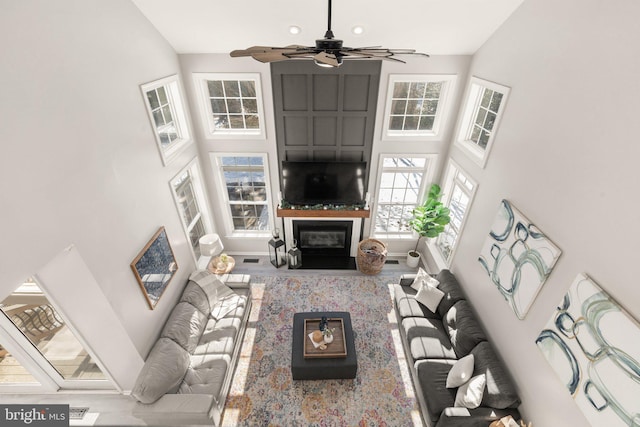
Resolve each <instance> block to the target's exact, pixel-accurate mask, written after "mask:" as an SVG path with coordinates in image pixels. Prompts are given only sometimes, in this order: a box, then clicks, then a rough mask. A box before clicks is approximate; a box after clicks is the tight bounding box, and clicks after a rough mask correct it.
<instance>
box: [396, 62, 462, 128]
mask: <svg viewBox="0 0 640 427" xmlns="http://www.w3.org/2000/svg"><path fill="white" fill-rule="evenodd" d="M454 81H455V76H435V75H431V76H427V75H419V76H413V75H392V76H390V78H389V92H388V96H387V99H388V102H387V110H386V111H387V113H386V115H385V121H386V124H385V135H386V136H387V137H394V136H436V135H438V132H439V129H440V125H441V122H442V121H443V116H444V114H445V111H446V106H447V103H448V95H449V93H450V92H451V87H450V86H452V84H453V82H454Z"/></svg>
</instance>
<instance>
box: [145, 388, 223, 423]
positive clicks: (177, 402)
mask: <svg viewBox="0 0 640 427" xmlns="http://www.w3.org/2000/svg"><path fill="white" fill-rule="evenodd" d="M215 402H216V399H215V397H214V396H212V395H210V394H165V395H164V396H162V397H161V398H160V399H158V400H157V401H156V402H154V403H151V404H144V403H136V404H135V407H134V408H133V411H132V415H133V416H134V417H135V418H137V419H140V420H143V421H145V422H146V423H147V424H148V425H154V426H176V425H193V424H204V425H207V424H208V425H212V424H213V421H212V419H211V417H212V414H211V410H212V406H215Z"/></svg>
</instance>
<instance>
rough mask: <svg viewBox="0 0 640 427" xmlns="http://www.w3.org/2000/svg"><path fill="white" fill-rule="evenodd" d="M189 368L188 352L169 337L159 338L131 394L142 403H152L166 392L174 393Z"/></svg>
mask: <svg viewBox="0 0 640 427" xmlns="http://www.w3.org/2000/svg"><path fill="white" fill-rule="evenodd" d="M188 368H189V353H188V352H187V351H186V350H185V349H184V348H182V347H181V346H179V345H178V344H177V343H176V342H175V341H173V340H171V339H169V338H160V339H159V340H158V341H156V343H155V345H154V346H153V348H152V349H151V352H150V353H149V357H147V360H146V362H145V364H144V366H143V367H142V370H141V371H140V374H139V375H138V378H137V380H136V383H135V385H134V387H133V390H132V391H131V395H132V396H133V397H135V398H136V399H138V401H140V402H142V403H153V402H155V401H156V400H158V399H160V398H161V397H162V396H163V395H164V394H166V393H175V392H176V391H177V390H178V387H179V386H180V383H181V382H182V379H183V378H184V376H185V374H186V372H187V369H188Z"/></svg>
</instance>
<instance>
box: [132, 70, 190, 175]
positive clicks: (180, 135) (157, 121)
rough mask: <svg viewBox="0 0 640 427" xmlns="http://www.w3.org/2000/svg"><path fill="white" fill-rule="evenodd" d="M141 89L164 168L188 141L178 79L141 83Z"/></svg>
mask: <svg viewBox="0 0 640 427" xmlns="http://www.w3.org/2000/svg"><path fill="white" fill-rule="evenodd" d="M141 90H142V93H143V95H144V98H145V104H146V107H147V112H148V113H149V118H150V120H151V124H152V126H153V130H154V136H155V139H156V142H157V144H158V149H159V150H160V156H161V158H162V162H163V164H165V165H166V164H168V163H169V162H170V161H171V160H173V158H175V157H176V155H177V154H178V153H179V152H180V151H181V150H182V149H183V148H184V147H186V145H188V143H189V142H191V139H190V138H191V137H190V135H189V127H188V125H187V117H186V113H185V110H184V104H183V101H182V96H181V93H180V85H179V80H178V76H177V75H176V76H171V77H167V78H164V79H160V80H156V81H154V82H151V83H147V84H144V85H142V86H141Z"/></svg>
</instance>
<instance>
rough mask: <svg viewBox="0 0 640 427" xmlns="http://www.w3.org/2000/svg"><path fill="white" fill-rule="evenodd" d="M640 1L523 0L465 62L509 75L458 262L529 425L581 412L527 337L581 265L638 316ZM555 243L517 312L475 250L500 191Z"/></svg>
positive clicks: (562, 420)
mask: <svg viewBox="0 0 640 427" xmlns="http://www.w3.org/2000/svg"><path fill="white" fill-rule="evenodd" d="M638 16H640V3H638V2H637V1H635V0H616V1H613V2H603V1H600V0H564V1H561V2H557V1H552V0H527V1H525V2H524V3H523V5H522V6H521V7H520V8H519V9H518V10H517V11H516V12H515V13H514V14H513V15H512V16H511V18H510V19H509V20H508V21H507V22H506V23H505V24H504V25H503V26H502V27H501V28H500V29H499V30H498V31H497V32H496V34H495V35H494V36H493V37H492V38H491V39H490V40H489V41H488V42H487V43H486V44H485V45H484V46H483V47H482V48H481V49H480V51H479V52H478V53H477V54H476V55H475V56H474V61H473V63H472V66H471V72H470V73H471V75H475V76H478V77H480V78H483V79H487V80H490V81H494V82H497V83H500V84H503V85H506V86H509V87H511V93H510V96H509V100H508V103H507V105H506V109H505V111H504V116H503V119H502V124H501V126H500V129H499V130H498V133H497V134H496V139H495V141H494V145H493V148H492V152H491V155H490V157H489V160H488V162H487V165H486V167H485V169H480V168H479V167H478V166H475V164H474V163H473V162H471V161H470V160H469V158H468V157H467V156H466V155H465V154H464V153H462V152H460V151H459V150H458V149H457V148H453V149H452V157H453V158H454V159H455V160H456V161H457V162H458V163H459V164H460V165H461V166H462V167H463V168H464V169H465V170H466V171H467V172H468V173H470V174H471V175H472V176H473V177H474V178H475V179H476V180H477V181H478V183H479V187H478V192H477V194H476V199H475V203H474V204H473V206H472V209H471V212H470V216H469V219H468V222H467V225H466V228H465V230H464V232H463V235H462V238H461V240H460V247H459V249H458V252H457V254H456V256H455V260H454V263H453V265H452V270H453V271H454V273H455V274H456V275H457V276H458V277H459V278H460V279H461V281H462V283H463V285H464V286H465V289H466V292H467V293H468V295H469V296H470V298H471V300H472V301H473V304H474V307H475V308H476V309H477V312H478V313H479V315H480V317H481V319H482V322H483V323H484V324H485V326H486V327H487V328H488V330H489V332H490V335H491V337H492V339H493V341H494V342H495V344H496V345H497V348H498V349H499V350H500V352H501V353H502V356H503V357H504V359H505V360H506V362H507V363H508V365H509V367H510V370H511V372H512V373H513V375H514V377H515V380H516V381H517V383H518V386H519V389H520V396H521V398H522V400H523V405H522V407H521V409H522V412H523V414H524V416H525V418H526V420H528V421H532V422H533V425H534V426H536V427H543V426H559V425H567V426H579V425H580V426H582V425H587V421H586V420H585V418H584V416H583V415H582V412H581V411H580V410H579V409H578V407H577V406H576V405H575V404H574V402H573V401H572V399H571V397H570V396H569V393H568V392H567V390H566V388H565V386H564V385H563V384H562V383H561V382H560V380H559V379H557V378H556V375H555V373H554V372H553V370H552V368H551V367H550V365H549V364H548V363H547V361H546V359H545V358H544V357H543V356H542V354H541V353H540V351H539V350H538V349H537V347H536V345H535V344H534V340H535V338H536V337H537V335H538V333H539V332H540V331H541V329H542V328H543V327H544V325H545V324H546V322H547V321H548V320H549V318H550V316H551V314H552V311H553V310H554V307H555V306H556V305H557V304H558V303H559V302H560V300H561V298H562V296H563V295H564V293H565V292H566V291H567V289H568V288H569V286H570V284H571V283H572V281H573V280H574V278H575V277H576V275H577V274H578V273H582V272H584V273H586V274H588V275H590V276H591V277H592V278H593V279H594V280H595V281H596V282H597V283H599V284H600V286H601V287H602V288H603V289H605V290H606V291H607V292H608V293H609V294H610V295H611V296H612V297H613V298H615V299H616V300H617V301H618V302H619V303H621V304H622V305H623V306H625V307H626V309H627V310H628V311H629V312H630V313H632V314H633V315H634V316H635V317H636V319H640V307H639V306H638V304H637V301H639V300H640V287H638V286H637V281H638V279H637V271H636V270H635V265H636V263H637V262H638V255H639V254H640V252H639V250H638V247H637V242H636V238H637V237H638V236H640V221H639V220H640V214H639V213H638V212H639V208H640V204H639V203H638V199H637V197H636V194H637V193H638V191H637V188H636V186H637V184H638V182H640V180H639V173H638V170H639V169H638V159H639V158H640V145H639V144H638V143H637V141H636V140H637V136H636V133H637V132H636V125H635V124H636V123H637V115H638V113H639V112H640V83H639V82H640V80H639V79H638V76H639V75H640V55H639V54H638V52H639V51H638V40H640V26H638V24H637V17H638ZM503 198H506V199H508V200H510V201H512V202H513V203H514V205H515V206H516V207H517V208H518V209H519V210H521V211H522V212H523V213H524V214H525V215H526V216H527V217H528V218H529V219H530V220H531V221H533V222H534V223H535V224H536V225H537V226H538V227H539V228H540V229H541V230H542V231H543V232H545V233H546V234H547V235H548V236H549V237H550V238H551V239H552V240H553V241H554V242H555V243H556V244H557V245H558V246H559V247H560V248H561V249H562V251H563V253H562V256H561V257H560V259H559V261H558V263H557V265H556V268H555V270H554V271H553V273H552V274H551V276H550V278H549V279H548V280H547V282H546V283H545V284H544V286H543V288H542V290H541V292H540V294H539V295H538V297H537V298H536V300H535V301H534V303H533V306H532V307H531V310H530V311H529V313H528V314H527V316H526V318H525V319H524V320H518V319H517V318H516V316H515V315H514V314H513V312H512V311H511V309H510V308H509V307H508V305H507V303H506V302H505V301H504V299H503V298H502V297H501V296H500V295H499V293H498V291H497V290H496V289H495V287H493V286H492V285H491V284H490V282H489V278H488V277H487V276H486V274H485V273H484V272H483V270H482V268H481V266H480V264H479V262H478V261H477V258H478V255H479V252H480V249H481V247H482V245H483V243H484V240H485V236H486V235H487V233H488V231H489V228H490V226H491V223H492V221H493V218H494V216H495V214H496V212H497V209H498V205H499V202H500V200H501V199H503Z"/></svg>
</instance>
